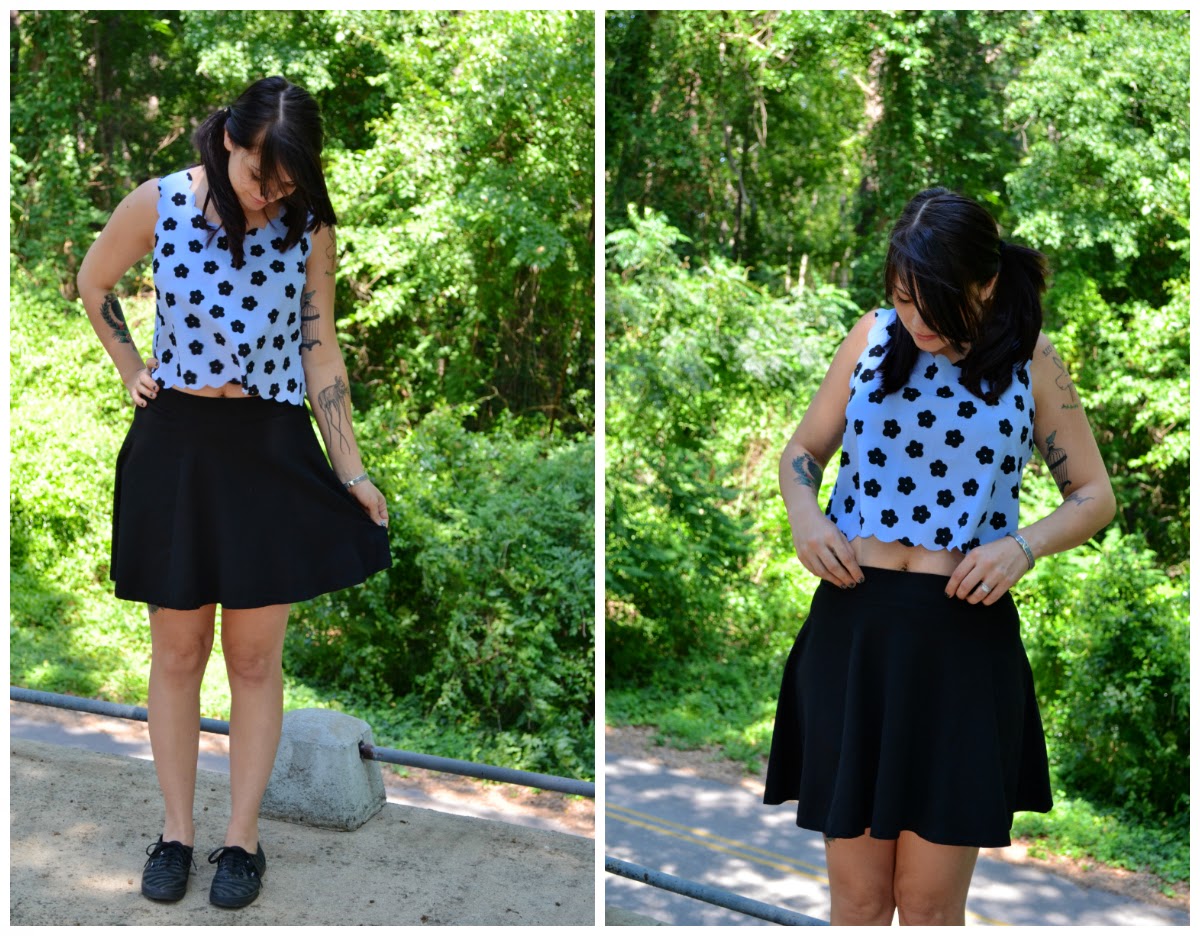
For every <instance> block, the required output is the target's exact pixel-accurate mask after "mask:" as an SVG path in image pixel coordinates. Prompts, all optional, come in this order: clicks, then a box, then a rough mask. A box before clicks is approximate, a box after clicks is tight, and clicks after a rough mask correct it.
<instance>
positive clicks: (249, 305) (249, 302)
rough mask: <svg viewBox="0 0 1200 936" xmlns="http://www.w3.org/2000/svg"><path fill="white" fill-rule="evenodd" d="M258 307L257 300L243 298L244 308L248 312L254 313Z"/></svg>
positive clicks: (250, 297)
mask: <svg viewBox="0 0 1200 936" xmlns="http://www.w3.org/2000/svg"><path fill="white" fill-rule="evenodd" d="M257 305H258V300H257V299H255V298H254V297H253V296H243V297H242V308H243V309H245V310H246V311H247V312H253V311H254V307H255V306H257Z"/></svg>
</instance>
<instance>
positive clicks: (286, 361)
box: [283, 357, 845, 454]
mask: <svg viewBox="0 0 1200 936" xmlns="http://www.w3.org/2000/svg"><path fill="white" fill-rule="evenodd" d="M291 366H292V359H291V358H290V357H285V358H284V359H283V369H284V370H287V369H288V368H289V367H291ZM843 454H845V453H843Z"/></svg>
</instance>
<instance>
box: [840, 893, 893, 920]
mask: <svg viewBox="0 0 1200 936" xmlns="http://www.w3.org/2000/svg"><path fill="white" fill-rule="evenodd" d="M831 898H832V899H831V906H830V912H829V917H830V919H829V922H830V923H832V924H834V925H836V926H890V925H891V923H892V916H893V915H894V914H895V912H896V903H895V901H894V900H893V898H892V892H891V889H890V888H846V887H841V888H838V889H837V891H834V892H831Z"/></svg>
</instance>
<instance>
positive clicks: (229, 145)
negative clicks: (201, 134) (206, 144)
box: [221, 130, 233, 153]
mask: <svg viewBox="0 0 1200 936" xmlns="http://www.w3.org/2000/svg"><path fill="white" fill-rule="evenodd" d="M221 132H222V133H223V134H225V149H226V150H228V151H229V152H231V153H232V152H233V140H231V139H229V131H228V130H222V131H221Z"/></svg>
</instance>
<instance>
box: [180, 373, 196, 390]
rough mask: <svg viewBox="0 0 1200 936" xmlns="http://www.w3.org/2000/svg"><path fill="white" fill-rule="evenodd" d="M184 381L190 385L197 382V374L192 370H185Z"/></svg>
mask: <svg viewBox="0 0 1200 936" xmlns="http://www.w3.org/2000/svg"><path fill="white" fill-rule="evenodd" d="M183 382H184V383H185V384H187V385H188V386H189V387H190V386H191V385H192V384H194V383H195V382H196V375H195V374H194V373H193V372H192V371H185V372H184V374H183Z"/></svg>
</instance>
